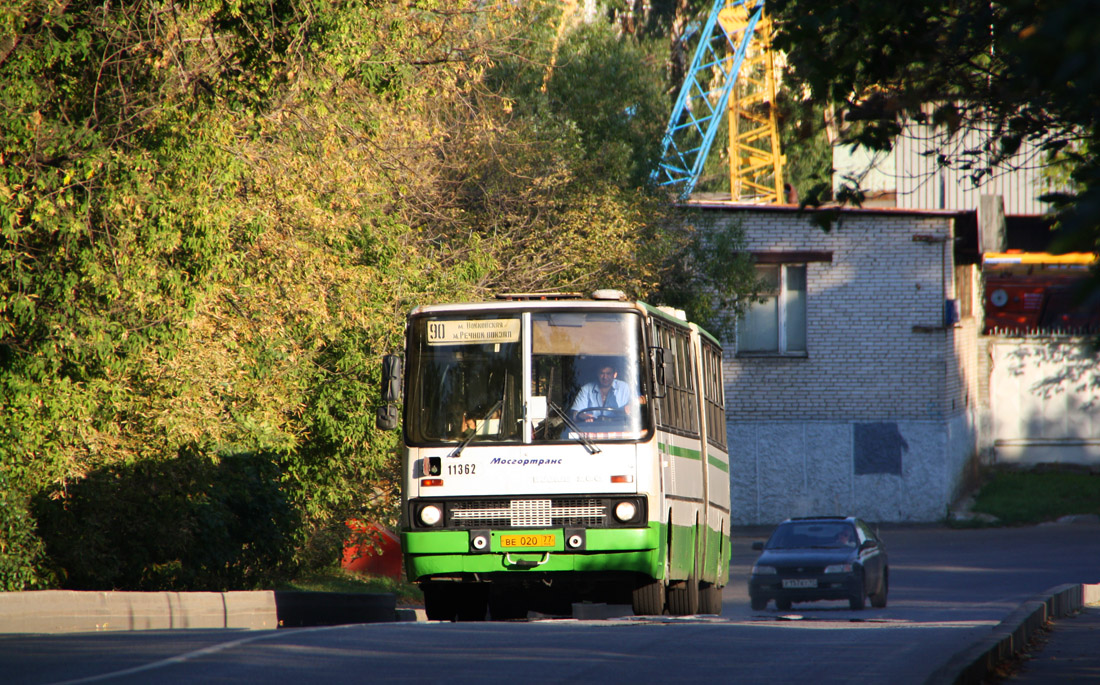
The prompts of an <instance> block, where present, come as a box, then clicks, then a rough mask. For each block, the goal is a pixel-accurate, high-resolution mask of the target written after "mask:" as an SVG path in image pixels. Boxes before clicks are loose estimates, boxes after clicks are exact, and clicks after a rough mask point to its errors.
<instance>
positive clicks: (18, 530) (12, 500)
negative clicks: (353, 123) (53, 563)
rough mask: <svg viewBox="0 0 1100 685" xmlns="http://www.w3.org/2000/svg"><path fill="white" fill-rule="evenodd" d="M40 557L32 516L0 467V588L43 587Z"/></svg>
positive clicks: (44, 583)
mask: <svg viewBox="0 0 1100 685" xmlns="http://www.w3.org/2000/svg"><path fill="white" fill-rule="evenodd" d="M44 559H45V550H44V549H43V544H42V541H41V540H39V539H38V537H37V536H36V535H35V522H34V519H33V518H32V517H31V515H30V512H29V511H27V506H26V503H25V502H23V501H21V500H20V498H19V495H18V494H16V493H15V492H13V491H12V489H11V486H10V483H9V482H8V479H7V476H6V475H5V473H4V472H3V471H2V470H0V592H15V591H18V590H38V589H42V588H44V587H45V586H46V579H45V578H44V573H43V568H42V564H43V561H44Z"/></svg>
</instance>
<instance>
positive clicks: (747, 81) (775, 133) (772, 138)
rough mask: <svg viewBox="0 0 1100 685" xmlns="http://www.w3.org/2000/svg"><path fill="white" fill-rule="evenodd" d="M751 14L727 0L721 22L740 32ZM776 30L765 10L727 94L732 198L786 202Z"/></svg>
mask: <svg viewBox="0 0 1100 685" xmlns="http://www.w3.org/2000/svg"><path fill="white" fill-rule="evenodd" d="M749 17H750V14H749V11H748V9H747V8H746V6H745V5H743V4H742V5H736V6H727V7H725V8H724V9H723V10H722V11H721V12H719V14H718V22H719V23H720V24H721V26H722V29H723V30H724V31H725V32H726V33H727V34H729V35H738V34H740V33H741V32H742V31H744V30H745V27H746V25H747V24H748V22H749ZM772 31H773V27H772V23H771V21H770V20H769V19H768V17H767V16H766V15H761V18H760V20H759V21H758V22H757V25H756V31H755V32H754V33H753V34H752V38H751V40H750V42H749V44H748V49H747V50H746V52H745V58H744V60H743V61H742V63H741V70H740V73H739V74H738V78H737V82H736V83H735V84H734V92H733V94H732V95H731V97H730V99H729V140H730V146H729V160H730V195H731V196H732V200H733V201H734V202H753V203H760V204H783V203H784V202H786V192H785V191H784V184H783V164H784V162H785V158H784V157H783V154H782V152H781V150H780V146H779V126H778V123H777V122H776V112H775V92H776V76H775V55H774V53H773V52H772V49H771V42H772ZM730 59H733V58H732V57H731V58H730Z"/></svg>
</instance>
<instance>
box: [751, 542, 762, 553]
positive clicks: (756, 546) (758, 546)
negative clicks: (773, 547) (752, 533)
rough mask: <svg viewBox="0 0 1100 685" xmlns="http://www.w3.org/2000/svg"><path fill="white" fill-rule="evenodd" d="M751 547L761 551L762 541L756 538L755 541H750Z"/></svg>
mask: <svg viewBox="0 0 1100 685" xmlns="http://www.w3.org/2000/svg"><path fill="white" fill-rule="evenodd" d="M752 548H753V549H754V550H756V551H757V552H763V551H764V543H763V542H760V541H759V540H757V541H756V542H754V543H752Z"/></svg>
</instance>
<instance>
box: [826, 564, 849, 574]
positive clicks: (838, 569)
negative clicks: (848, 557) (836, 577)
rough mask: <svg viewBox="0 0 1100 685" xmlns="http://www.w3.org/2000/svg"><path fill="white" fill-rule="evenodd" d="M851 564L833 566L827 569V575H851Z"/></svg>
mask: <svg viewBox="0 0 1100 685" xmlns="http://www.w3.org/2000/svg"><path fill="white" fill-rule="evenodd" d="M851 572H852V565H851V564H833V565H832V566H826V567H825V573H851Z"/></svg>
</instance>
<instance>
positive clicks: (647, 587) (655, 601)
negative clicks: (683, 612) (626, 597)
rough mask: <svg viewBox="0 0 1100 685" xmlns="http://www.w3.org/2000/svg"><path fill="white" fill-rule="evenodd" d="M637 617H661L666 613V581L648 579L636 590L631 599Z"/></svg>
mask: <svg viewBox="0 0 1100 685" xmlns="http://www.w3.org/2000/svg"><path fill="white" fill-rule="evenodd" d="M631 599H632V602H631V603H632V604H633V605H634V615H635V616H660V615H661V614H663V613H665V581H664V580H661V579H655V578H648V579H646V580H644V581H642V582H641V583H639V584H638V585H637V586H636V587H635V588H634V595H633V597H632V598H631Z"/></svg>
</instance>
